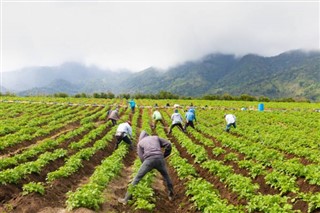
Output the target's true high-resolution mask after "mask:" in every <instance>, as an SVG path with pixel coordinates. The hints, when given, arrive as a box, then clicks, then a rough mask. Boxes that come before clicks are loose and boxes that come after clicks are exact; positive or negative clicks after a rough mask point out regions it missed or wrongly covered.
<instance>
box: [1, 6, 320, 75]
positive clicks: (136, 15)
mask: <svg viewBox="0 0 320 213" xmlns="http://www.w3.org/2000/svg"><path fill="white" fill-rule="evenodd" d="M1 5H2V8H1V9H2V13H1V24H2V26H1V28H2V31H1V36H2V37H1V39H2V65H1V67H2V71H11V70H15V69H19V68H22V67H26V66H52V65H60V64H62V63H64V62H67V61H76V62H81V63H84V64H86V65H96V66H98V67H100V68H102V69H120V68H126V69H130V70H133V71H140V70H143V69H145V68H148V67H150V66H154V67H158V68H163V69H166V68H168V67H170V66H174V65H175V64H179V63H183V62H184V61H187V60H196V59H199V58H201V57H202V56H204V55H206V54H209V53H216V52H220V53H232V54H236V55H244V54H247V53H256V54H259V55H263V56H273V55H277V54H280V53H282V52H284V51H287V50H293V49H306V50H310V49H312V50H319V49H320V44H319V39H320V32H319V31H320V30H319V28H320V26H319V22H320V21H319V10H320V6H319V1H309V2H305V1H301V2H289V1H282V2H281V3H279V2H275V1H273V2H266V1H264V2H253V1H251V2H248V1H247V2H245V1H239V2H238V1H229V2H221V1H220V2H218V1H215V2H208V1H206V2H205V1H203V2H165V1H158V2H128V1H127V2H104V1H102V2H80V1H77V2H73V1H68V2H66V1H65V2H63V1H60V2H54V1H51V2H37V1H33V2H31V1H29V2H27V1H26V2H23V1H16V2H14V1H9V0H2V3H1Z"/></svg>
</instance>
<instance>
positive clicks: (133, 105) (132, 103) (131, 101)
mask: <svg viewBox="0 0 320 213" xmlns="http://www.w3.org/2000/svg"><path fill="white" fill-rule="evenodd" d="M129 104H130V107H131V108H132V107H135V106H136V103H135V102H134V100H133V99H131V100H130V101H129Z"/></svg>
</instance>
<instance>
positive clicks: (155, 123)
mask: <svg viewBox="0 0 320 213" xmlns="http://www.w3.org/2000/svg"><path fill="white" fill-rule="evenodd" d="M158 122H160V123H161V124H162V126H164V123H163V121H162V120H161V119H159V120H155V121H154V123H153V126H152V127H153V128H154V129H155V128H156V126H157V123H158Z"/></svg>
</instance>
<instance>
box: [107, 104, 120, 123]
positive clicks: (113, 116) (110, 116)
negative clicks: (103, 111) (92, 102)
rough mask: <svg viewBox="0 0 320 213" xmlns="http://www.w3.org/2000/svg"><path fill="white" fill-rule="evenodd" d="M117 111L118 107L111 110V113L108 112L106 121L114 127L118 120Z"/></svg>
mask: <svg viewBox="0 0 320 213" xmlns="http://www.w3.org/2000/svg"><path fill="white" fill-rule="evenodd" d="M119 119H120V117H119V109H118V107H117V108H116V109H115V110H112V111H111V112H108V119H107V120H108V121H109V120H111V121H112V125H113V126H115V125H116V124H117V120H119Z"/></svg>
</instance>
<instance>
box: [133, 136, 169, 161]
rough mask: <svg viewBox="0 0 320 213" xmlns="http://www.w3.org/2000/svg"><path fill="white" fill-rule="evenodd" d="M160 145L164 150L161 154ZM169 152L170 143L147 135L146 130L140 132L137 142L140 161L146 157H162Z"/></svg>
mask: <svg viewBox="0 0 320 213" xmlns="http://www.w3.org/2000/svg"><path fill="white" fill-rule="evenodd" d="M162 147H165V149H166V152H165V154H163V152H162V149H161V148H162ZM170 152H171V144H170V143H169V142H168V141H166V140H164V139H162V138H160V137H158V136H149V135H148V134H147V133H146V132H144V131H143V132H142V133H141V134H140V137H139V142H138V155H139V157H140V159H141V160H142V161H144V160H146V159H154V158H164V157H166V156H167V155H169V154H170Z"/></svg>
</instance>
